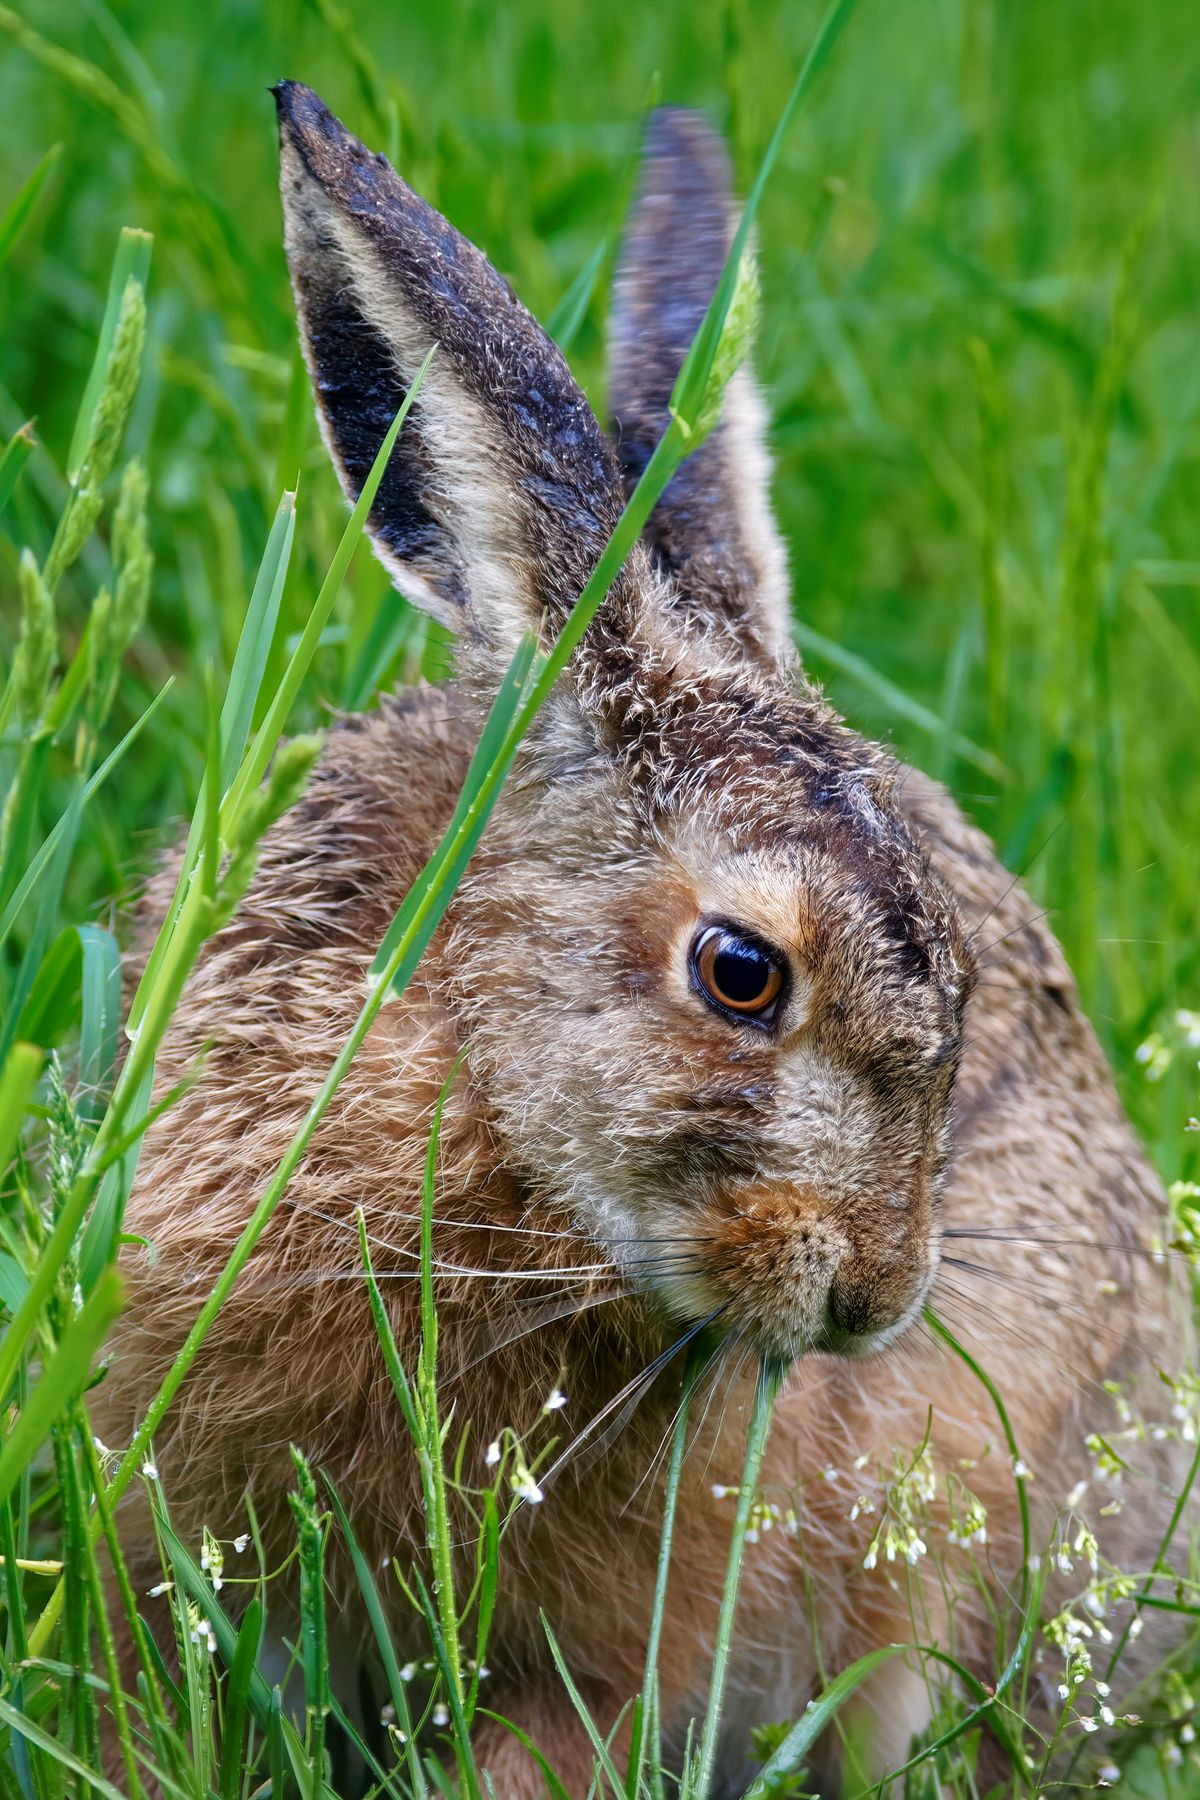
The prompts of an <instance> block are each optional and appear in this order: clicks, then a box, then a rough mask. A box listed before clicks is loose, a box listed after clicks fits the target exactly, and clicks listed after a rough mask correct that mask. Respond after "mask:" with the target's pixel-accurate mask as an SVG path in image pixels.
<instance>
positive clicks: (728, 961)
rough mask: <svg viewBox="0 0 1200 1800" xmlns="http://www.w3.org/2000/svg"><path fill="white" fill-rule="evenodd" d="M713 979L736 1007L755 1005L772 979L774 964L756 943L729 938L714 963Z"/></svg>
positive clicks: (718, 952) (714, 958) (715, 957)
mask: <svg viewBox="0 0 1200 1800" xmlns="http://www.w3.org/2000/svg"><path fill="white" fill-rule="evenodd" d="M712 973H713V982H714V985H715V986H716V987H718V988H719V989H720V991H721V993H722V994H724V996H725V998H726V999H727V1000H731V1001H732V1002H733V1003H734V1005H735V1006H752V1005H753V1004H754V1002H755V1001H756V1000H760V999H761V998H762V994H763V989H764V988H765V987H766V985H767V983H768V982H769V981H770V979H771V964H770V962H769V961H768V960H767V958H766V957H765V956H764V955H763V953H762V951H761V950H759V949H758V948H757V947H756V946H755V945H754V944H747V943H746V942H745V941H744V940H741V941H739V940H738V939H737V938H726V939H725V941H724V943H723V944H722V945H721V948H720V949H719V950H718V951H717V954H716V955H715V956H714V957H713V962H712Z"/></svg>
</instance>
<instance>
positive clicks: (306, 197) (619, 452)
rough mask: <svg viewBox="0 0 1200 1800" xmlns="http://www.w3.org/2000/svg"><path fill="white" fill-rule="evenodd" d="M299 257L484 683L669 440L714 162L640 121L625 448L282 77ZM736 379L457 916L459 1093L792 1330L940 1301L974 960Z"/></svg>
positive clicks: (861, 1327)
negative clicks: (841, 694)
mask: <svg viewBox="0 0 1200 1800" xmlns="http://www.w3.org/2000/svg"><path fill="white" fill-rule="evenodd" d="M278 99H279V107H280V114H281V119H282V144H283V149H282V155H283V195H284V205H285V211H286V220H287V248H288V256H289V260H290V264H291V270H292V278H293V282H294V285H295V290H296V298H297V302H298V305H299V310H300V316H301V322H302V327H303V335H304V342H305V347H306V351H307V356H308V361H309V365H310V368H311V371H312V376H313V381H314V384H315V388H316V394H317V401H318V406H319V411H320V416H321V421H322V426H323V429H324V433H325V437H326V440H327V442H328V445H329V448H330V451H331V453H332V455H333V457H334V460H335V462H336V464H337V466H338V469H339V471H340V473H341V476H342V479H343V481H344V483H345V485H346V488H347V490H348V491H349V493H351V494H352V495H353V494H357V492H358V491H359V489H360V487H361V485H362V482H363V480H364V479H365V477H366V474H367V472H368V470H369V468H370V466H371V463H372V461H373V460H374V457H375V454H376V452H377V450H378V448H379V445H380V443H381V441H382V439H383V437H384V434H385V432H386V430H387V428H388V426H389V424H390V423H391V421H392V418H393V417H394V415H395V413H396V410H397V408H398V406H399V404H400V401H401V399H402V397H403V395H404V392H405V390H406V388H407V386H408V385H409V383H410V382H411V381H412V379H413V376H414V374H415V373H416V370H417V368H418V367H419V365H420V363H421V362H422V360H423V358H424V357H425V354H426V352H427V351H428V350H429V348H430V346H431V345H433V344H436V345H437V351H436V354H435V357H434V359H433V362H432V364H431V365H430V368H429V371H428V373H427V375H426V377H425V381H424V385H423V387H422V389H421V392H420V395H419V397H418V400H417V403H416V405H415V407H414V410H413V413H412V416H411V417H410V420H409V422H408V424H407V426H406V427H405V429H404V431H403V433H402V434H401V437H400V439H399V442H398V446H397V449H396V451H395V453H394V454H393V456H392V460H391V464H390V467H389V469H388V471H387V474H386V475H385V477H384V480H383V483H382V486H381V488H380V490H379V496H378V499H377V501H376V504H375V507H374V510H373V512H372V515H371V520H370V528H371V532H372V535H373V538H374V542H375V546H376V549H377V550H378V553H379V555H380V556H381V557H382V559H383V561H384V562H385V563H386V565H387V566H388V568H389V569H390V570H391V571H392V572H393V574H394V576H395V579H396V582H397V584H398V586H399V587H400V589H401V590H402V592H403V593H404V594H405V595H406V596H407V597H408V598H409V599H410V600H412V601H415V602H416V603H417V604H418V605H421V606H424V607H426V608H428V610H429V611H431V612H432V613H434V614H436V616H437V617H438V618H440V619H442V620H443V621H445V622H447V623H448V624H450V625H451V626H452V627H453V628H454V630H455V631H456V632H457V633H458V634H459V637H460V640H461V650H460V658H459V674H458V681H459V683H460V684H461V685H463V686H464V687H465V688H467V689H468V690H469V691H470V692H472V693H473V694H475V695H477V696H478V695H482V694H486V692H487V689H488V687H489V685H490V686H491V687H493V688H494V687H495V685H496V684H497V682H498V680H499V676H500V674H501V672H502V670H503V669H504V668H505V666H506V665H507V663H508V661H509V659H510V657H511V655H512V653H513V650H514V648H515V646H516V644H517V642H518V641H519V639H520V637H521V635H522V634H523V633H524V632H526V631H527V630H529V629H530V628H531V627H532V628H533V629H534V630H535V631H536V632H538V633H539V634H540V635H541V637H542V638H543V639H544V640H545V639H547V638H549V637H551V636H553V634H554V633H555V631H556V630H557V628H558V627H559V626H560V625H561V623H562V621H563V619H564V618H565V616H566V614H567V612H568V610H569V608H570V606H571V604H572V602H573V601H574V599H575V597H576V596H577V594H578V593H579V591H580V589H581V588H582V587H583V585H584V582H585V581H586V579H587V577H588V575H589V574H590V573H591V571H592V568H593V567H594V565H595V563H596V561H597V559H598V557H599V555H600V552H601V550H602V548H603V546H604V544H605V542H606V541H607V539H608V537H609V535H610V533H611V532H612V530H613V528H614V526H615V525H616V523H617V520H618V517H619V515H620V512H621V509H622V506H623V504H624V499H625V495H626V491H627V489H628V488H629V487H630V486H631V485H632V483H633V481H634V480H635V479H636V477H637V476H638V474H639V473H640V472H641V470H642V468H643V467H644V466H645V463H646V460H647V458H648V456H649V454H650V452H651V450H652V449H653V447H654V444H655V442H656V441H657V439H658V437H659V435H660V434H661V432H662V430H663V428H664V426H665V424H666V419H667V400H668V396H669V395H670V392H671V388H672V385H673V382H674V379H675V376H676V373H677V371H678V369H679V365H680V362H681V359H682V356H683V353H684V351H685V350H686V348H687V346H688V343H689V342H690V340H691V337H692V335H693V333H694V332H695V330H696V328H697V326H698V325H699V322H700V319H701V317H702V315H703V312H704V309H705V307H706V305H707V303H708V300H709V298H710V296H711V294H712V291H713V288H714V286H715V283H716V278H717V275H718V273H719V270H720V266H721V263H722V260H723V258H724V255H725V252H726V247H727V243H728V234H729V201H728V198H727V184H726V175H725V168H724V159H723V156H722V153H721V151H720V148H719V147H718V146H717V145H716V144H715V142H714V140H713V139H712V137H711V136H710V134H709V133H708V132H707V131H706V130H705V128H704V127H703V126H702V125H700V124H699V123H698V122H697V121H696V120H695V119H693V118H691V117H689V116H687V115H682V114H675V113H666V114H661V115H659V116H658V117H657V118H656V120H655V122H654V124H653V126H652V129H651V142H650V155H649V160H648V164H647V171H646V176H645V180H644V184H643V191H642V196H641V199H640V202H639V205H638V208H637V210H636V213H635V216H634V221H633V224H632V227H631V230H630V233H629V238H628V242H627V247H626V253H625V259H624V264H623V267H622V270H621V273H620V276H619V279H618V284H617V309H616V320H615V324H614V330H613V393H612V410H613V414H614V418H615V435H616V445H617V447H616V449H615V450H614V448H613V446H612V444H611V443H610V442H609V440H608V438H607V437H606V436H605V434H604V433H603V431H602V430H601V429H600V427H599V425H598V424H597V423H596V420H595V418H594V417H593V415H592V412H591V410H590V408H589V406H588V404H587V401H586V400H585V399H584V397H583V395H582V394H581V392H580V390H579V388H578V387H577V386H576V384H575V382H574V380H573V379H572V377H571V375H570V373H569V371H568V369H567V366H566V363H565V362H564V361H563V358H562V356H561V355H560V354H559V352H558V350H557V349H556V348H555V347H554V345H553V344H551V343H550V342H549V340H548V339H547V338H546V336H545V335H544V334H543V332H542V331H541V330H540V329H539V327H538V326H537V324H536V323H535V322H534V320H533V319H532V318H531V317H530V315H529V314H528V312H526V310H525V309H524V307H522V306H521V304H520V303H519V302H518V301H517V300H516V299H515V298H514V296H513V294H512V293H511V291H510V289H509V288H508V287H507V285H506V284H505V283H504V282H503V281H502V280H501V279H500V278H499V276H498V275H497V274H496V273H495V272H494V270H493V269H492V268H491V267H490V265H489V264H488V263H487V261H486V260H485V258H484V257H483V256H482V255H481V254H480V253H479V251H478V250H476V249H474V248H473V247H472V246H471V245H470V244H468V243H466V242H465V241H464V240H463V239H462V238H461V237H460V236H459V235H458V234H457V232H455V231H454V230H453V229H452V228H451V227H450V226H449V225H448V224H447V223H446V221H445V220H444V219H442V218H440V217H439V216H438V214H437V213H435V212H433V211H432V210H431V209H430V207H428V206H427V205H426V204H425V203H424V201H422V200H421V199H419V198H418V197H417V196H416V195H415V194H413V193H412V192H411V191H410V190H409V189H408V188H407V187H406V186H405V185H404V183H403V182H402V181H401V180H400V179H399V178H398V177H397V176H396V175H395V174H394V173H393V171H392V169H391V168H390V167H389V166H388V164H387V163H386V162H385V161H384V160H383V158H381V157H377V156H373V155H371V154H370V153H369V152H368V151H367V150H365V149H364V148H363V146H362V145H361V144H360V143H358V142H357V141H356V140H355V139H354V138H352V137H351V136H350V135H349V134H348V133H347V132H346V131H345V130H344V129H343V128H342V126H341V125H339V124H338V122H337V121H336V120H335V119H334V118H333V117H332V116H331V115H330V114H329V112H328V111H327V110H326V109H325V107H324V106H323V105H322V104H321V102H320V101H319V100H318V99H317V98H316V96H315V95H313V94H312V93H311V92H309V91H308V90H307V89H305V88H302V87H298V86H295V85H292V84H285V85H284V86H283V87H281V88H280V89H279V90H278ZM766 474H767V470H766V460H765V456H764V452H763V448H762V442H761V430H760V423H759V417H758V408H757V402H756V400H755V396H754V393H753V391H752V389H751V386H750V383H749V379H748V377H747V376H745V375H743V374H739V375H738V376H736V377H735V378H734V381H733V383H732V385H731V387H730V389H729V392H728V394H727V396H726V401H725V411H724V417H723V420H722V423H721V424H720V425H719V427H718V428H717V430H716V431H715V432H714V433H713V435H712V436H711V437H710V438H709V439H708V440H707V441H706V442H705V443H704V444H703V446H702V447H701V448H700V449H699V450H697V451H696V452H695V453H694V454H693V455H692V456H691V457H690V458H689V460H688V461H687V462H686V463H685V464H684V465H683V467H682V468H681V469H680V471H679V473H678V474H677V475H676V477H675V479H674V481H673V483H672V484H671V486H670V487H669V488H668V490H667V492H666V494H665V496H664V498H663V500H662V501H661V502H660V504H659V506H658V508H657V510H656V512H655V514H654V517H653V519H652V520H651V523H650V526H649V529H648V531H647V533H646V536H645V541H644V542H643V543H640V544H638V545H637V546H635V548H634V550H633V552H632V553H631V554H630V556H629V558H628V559H627V561H626V564H625V568H624V570H623V572H622V574H621V576H620V578H619V579H618V581H617V583H616V585H615V586H614V588H613V590H612V592H611V593H610V595H609V597H608V599H607V601H606V602H605V604H604V606H603V608H602V609H601V611H600V613H599V614H598V615H597V617H596V619H595V621H594V623H593V624H592V626H591V627H590V628H589V631H588V633H587V636H586V637H585V639H584V641H583V643H582V645H581V646H580V648H579V650H577V652H576V654H575V656H574V658H573V659H572V662H571V664H570V665H569V667H568V670H567V674H566V676H565V677H564V678H563V680H562V682H561V683H560V685H559V689H558V691H557V692H556V693H555V694H554V695H553V696H552V697H551V700H550V702H549V703H548V705H547V706H546V707H545V708H544V710H543V712H542V714H541V715H540V716H539V719H538V721H537V723H536V725H535V727H534V731H533V734H532V736H531V738H530V739H529V740H528V741H527V744H526V746H525V749H524V751H523V753H522V757H521V760H520V761H519V762H518V765H517V767H516V769H515V770H514V772H513V775H512V777H511V779H510V782H509V786H508V788H507V790H506V793H505V796H504V799H503V802H502V805H501V808H500V809H499V810H498V812H497V814H496V816H495V818H494V820H493V822H492V825H491V826H490V828H489V831H488V834H487V836H486V838H485V840H484V844H483V848H482V849H481V851H480V853H479V855H478V857H477V859H476V865H475V868H474V870H473V872H472V873H471V874H470V875H469V876H468V879H467V881H466V882H465V884H464V886H463V888H462V890H461V892H460V895H459V898H458V900H457V901H456V904H455V910H454V914H453V918H454V921H455V923H454V927H453V934H452V938H451V943H450V948H449V956H450V959H451V962H452V966H453V968H454V971H455V975H454V981H455V1004H456V1005H457V1006H458V1007H459V1008H460V1010H461V1014H462V1018H463V1031H464V1035H465V1036H467V1037H469V1040H470V1044H471V1055H470V1058H469V1064H468V1068H469V1077H470V1079H471V1080H472V1082H474V1083H476V1084H478V1085H479V1086H480V1088H481V1089H482V1090H483V1091H484V1092H485V1093H486V1096H487V1101H488V1104H489V1106H490V1109H491V1117H492V1119H493V1121H494V1129H495V1132H496V1134H497V1137H498V1139H499V1141H500V1142H501V1144H502V1147H503V1154H504V1156H505V1158H506V1161H507V1162H508V1163H509V1165H510V1166H511V1168H512V1169H513V1171H514V1172H515V1173H516V1174H517V1175H518V1176H519V1177H520V1178H521V1179H522V1180H523V1181H524V1182H525V1183H526V1184H527V1185H528V1187H529V1189H530V1190H531V1191H532V1192H536V1193H537V1194H539V1196H540V1197H541V1198H542V1199H543V1200H546V1201H550V1202H555V1203H557V1204H559V1205H561V1207H562V1209H563V1212H564V1217H565V1218H567V1219H569V1220H570V1221H571V1222H572V1223H573V1224H574V1225H575V1226H576V1227H578V1228H580V1229H582V1230H583V1231H585V1232H586V1233H588V1234H590V1235H591V1236H592V1237H593V1238H594V1239H595V1240H596V1241H597V1242H598V1243H600V1244H601V1245H603V1246H604V1248H605V1250H606V1251H607V1252H608V1254H609V1255H610V1256H611V1257H612V1259H613V1260H614V1262H615V1263H616V1264H617V1266H618V1267H619V1268H621V1269H622V1270H623V1271H625V1272H626V1273H627V1274H628V1275H629V1276H630V1277H631V1278H632V1279H634V1280H635V1281H636V1282H638V1283H639V1284H640V1286H641V1287H643V1288H644V1289H646V1290H649V1291H650V1292H652V1293H654V1294H656V1295H657V1296H658V1297H659V1298H660V1299H661V1301H662V1302H663V1303H664V1304H665V1306H666V1308H667V1309H668V1310H669V1311H670V1312H671V1313H672V1314H673V1315H674V1316H675V1317H677V1318H680V1319H685V1320H689V1321H691V1320H696V1321H699V1320H700V1319H704V1318H708V1317H709V1316H710V1315H716V1316H718V1318H719V1320H720V1322H721V1324H722V1325H723V1326H725V1327H726V1328H728V1329H729V1330H731V1331H734V1332H737V1333H741V1334H744V1335H746V1336H747V1337H749V1338H750V1339H752V1340H753V1341H754V1342H755V1343H757V1344H758V1345H759V1346H760V1347H763V1348H765V1349H767V1350H769V1351H771V1352H774V1353H778V1354H784V1355H788V1354H793V1353H795V1352H798V1351H802V1350H805V1349H810V1348H814V1347H815V1348H824V1349H833V1350H842V1351H853V1350H857V1349H864V1348H869V1347H871V1346H872V1345H877V1344H879V1343H882V1342H884V1341H886V1339H887V1338H888V1337H889V1336H890V1335H892V1334H894V1333H895V1332H896V1331H897V1330H899V1329H900V1328H901V1327H902V1326H903V1325H904V1324H905V1323H906V1322H907V1321H908V1320H910V1319H911V1318H912V1316H913V1314H914V1312H915V1311H916V1310H917V1309H918V1307H919V1306H920V1303H921V1301H922V1298H923V1296H924V1294H925V1291H926V1289H927V1287H928V1284H929V1282H930V1279H931V1277H932V1274H933V1270H934V1265H935V1263H936V1259H937V1246H938V1185H939V1180H940V1176H941V1171H942V1164H943V1160H944V1155H945V1142H946V1127H947V1117H948V1110H949V1106H950V1100H951V1092H952V1087H953V1081H954V1072H955V1067H956V1063H957V1059H958V1053H959V1046H960V1041H961V1032H962V1020H963V1010H964V1005H965V1002H966V998H967V994H968V990H969V987H970V982H971V965H970V958H969V954H968V951H967V948H966V946H965V944H964V940H963V937H962V933H961V931H960V928H959V924H958V921H957V918H956V915H955V910H954V906H953V903H952V901H951V899H950V897H949V895H948V894H947V892H946V891H945V889H944V888H943V887H942V886H941V885H940V884H939V882H938V881H937V880H936V879H935V878H934V877H933V875H932V874H931V872H930V870H929V867H928V865H927V862H926V859H925V857H924V856H923V854H922V852H921V850H920V848H919V846H918V845H917V843H916V842H915V841H914V839H913V836H912V835H911V833H910V831H909V829H908V827H907V826H906V824H905V823H904V820H903V818H902V817H901V814H900V811H899V810H898V805H897V793H896V788H897V779H898V772H897V769H896V766H895V764H894V763H893V762H892V760H891V758H890V757H889V756H888V755H887V754H886V753H885V752H884V751H882V750H881V749H879V748H878V747H877V746H875V745H872V744H869V743H866V742H865V741H864V740H863V739H861V738H859V737H857V736H855V735H854V734H853V733H852V732H850V731H849V730H848V729H847V728H846V727H845V726H844V725H843V724H842V723H841V722H840V721H839V720H838V719H837V718H836V717H835V716H834V715H833V714H832V712H831V711H830V710H829V709H828V708H827V707H826V706H825V705H824V703H823V702H822V700H821V698H820V696H819V695H818V694H817V693H816V692H815V691H814V690H813V689H812V688H811V687H810V686H809V685H808V684H807V683H806V682H805V681H804V679H803V677H802V675H801V674H800V672H799V670H798V668H797V666H796V664H795V662H794V659H793V657H792V655H791V653H790V650H789V641H788V597H787V585H786V571H785V566H784V558H783V555H782V552H781V550H780V547H779V545H778V542H777V540H776V538H775V535H774V530H773V527H772V524H771V520H770V515H769V511H768V505H767V495H766Z"/></svg>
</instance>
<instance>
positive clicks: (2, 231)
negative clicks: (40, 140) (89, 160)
mask: <svg viewBox="0 0 1200 1800" xmlns="http://www.w3.org/2000/svg"><path fill="white" fill-rule="evenodd" d="M61 155H62V145H61V144H51V146H50V148H49V150H47V152H46V154H45V156H43V158H42V160H41V162H40V163H38V165H37V167H36V168H35V169H34V171H33V173H32V174H31V175H30V176H29V177H28V178H27V180H25V181H24V182H22V184H21V186H20V187H19V188H18V189H17V192H16V193H15V194H14V196H13V198H12V199H11V200H10V201H9V203H8V205H7V206H6V207H5V209H4V211H3V212H2V213H0V268H3V267H4V264H5V263H6V262H7V261H8V259H9V257H10V256H11V255H12V253H13V250H14V249H15V248H16V246H17V244H18V242H19V241H20V237H21V233H22V232H23V231H24V229H25V227H26V226H27V225H28V223H29V221H30V219H31V217H32V216H33V209H34V207H35V206H36V205H37V199H38V195H39V194H40V193H41V191H42V189H43V188H44V187H45V185H46V182H47V180H48V179H49V176H50V172H51V170H52V169H53V168H54V166H55V164H56V163H57V162H58V159H59V157H60V156H61Z"/></svg>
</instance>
